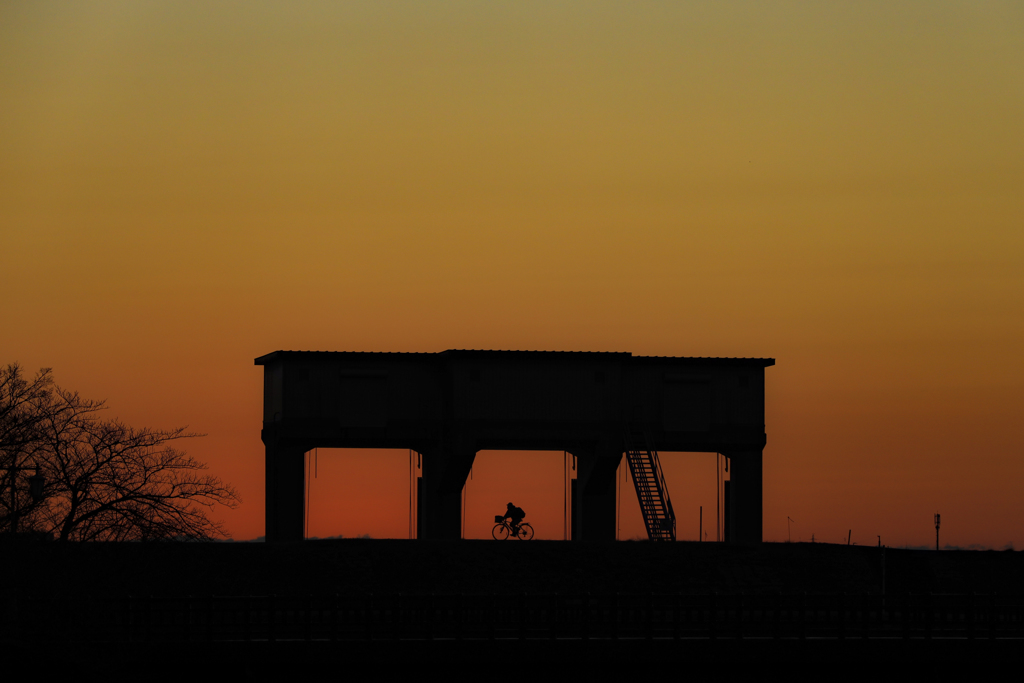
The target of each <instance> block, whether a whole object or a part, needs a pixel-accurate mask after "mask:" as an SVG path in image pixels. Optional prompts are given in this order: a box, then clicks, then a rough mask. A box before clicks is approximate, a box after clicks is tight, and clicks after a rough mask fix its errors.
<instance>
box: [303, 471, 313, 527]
mask: <svg viewBox="0 0 1024 683" xmlns="http://www.w3.org/2000/svg"><path fill="white" fill-rule="evenodd" d="M310 460H311V458H310V452H309V451H306V519H305V520H304V521H305V523H306V524H305V527H306V528H305V531H304V533H303V538H304V539H305V538H309V499H310V495H309V494H310V487H309V484H310V480H309V474H310V470H311V469H312V468H311V467H310V466H309V465H310V462H309V461H310Z"/></svg>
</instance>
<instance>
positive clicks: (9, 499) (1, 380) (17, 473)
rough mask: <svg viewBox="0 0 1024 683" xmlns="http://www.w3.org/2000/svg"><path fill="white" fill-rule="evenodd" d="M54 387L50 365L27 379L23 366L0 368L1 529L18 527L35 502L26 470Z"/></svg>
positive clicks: (34, 450) (30, 465)
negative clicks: (44, 409)
mask: <svg viewBox="0 0 1024 683" xmlns="http://www.w3.org/2000/svg"><path fill="white" fill-rule="evenodd" d="M52 390H53V378H52V377H51V374H50V369H49V368H43V369H42V370H40V371H39V372H38V373H36V375H35V377H33V378H32V379H26V378H25V376H24V374H23V373H22V370H21V366H19V365H18V364H17V363H12V364H10V365H7V366H6V367H3V368H0V468H2V469H0V477H2V479H0V492H2V495H0V528H9V529H12V530H13V529H15V528H16V527H17V522H18V517H19V514H20V513H22V512H28V511H29V510H30V509H31V508H32V507H33V505H34V501H32V500H30V499H29V496H28V494H27V491H26V489H25V486H24V483H23V481H22V479H23V477H22V475H23V472H24V470H25V469H29V468H31V467H32V466H33V464H34V463H33V456H34V455H35V454H36V451H37V450H38V448H39V446H40V441H39V425H40V423H41V422H42V420H43V419H44V417H45V416H44V414H43V413H42V404H44V403H45V402H46V400H47V397H48V396H49V394H50V392H51V391H52Z"/></svg>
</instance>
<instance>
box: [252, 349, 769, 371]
mask: <svg viewBox="0 0 1024 683" xmlns="http://www.w3.org/2000/svg"><path fill="white" fill-rule="evenodd" d="M309 356H326V357H339V358H343V357H351V358H353V359H355V358H360V357H366V358H376V357H381V356H393V357H396V358H403V359H404V358H412V357H421V358H423V359H424V360H425V359H426V358H428V357H431V358H480V359H490V360H493V359H496V358H522V359H525V358H532V359H537V360H540V359H545V360H553V359H555V358H557V359H559V360H561V359H563V358H573V359H579V360H583V359H584V358H586V359H588V360H590V359H594V358H595V357H598V358H602V359H608V360H611V359H615V360H623V361H625V360H629V361H633V362H639V363H643V362H658V361H671V362H672V363H673V364H680V365H748V366H755V367H762V368H766V367H769V366H772V365H775V359H774V358H703V357H689V356H634V355H633V354H632V353H628V352H624V351H495V350H487V349H448V350H447V351H439V352H436V353H431V352H402V351H273V352H271V353H268V354H266V355H264V356H260V357H259V358H257V359H256V360H255V364H256V365H266V364H268V363H271V362H273V361H276V360H283V359H284V358H285V357H296V358H298V357H309Z"/></svg>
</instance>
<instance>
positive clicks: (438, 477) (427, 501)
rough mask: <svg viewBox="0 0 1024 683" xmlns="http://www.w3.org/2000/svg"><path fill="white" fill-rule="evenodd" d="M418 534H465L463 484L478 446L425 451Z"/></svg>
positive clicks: (454, 536)
mask: <svg viewBox="0 0 1024 683" xmlns="http://www.w3.org/2000/svg"><path fill="white" fill-rule="evenodd" d="M421 453H422V454H423V477H422V481H423V484H422V488H421V489H420V504H419V520H418V531H417V536H416V537H417V538H447V539H459V538H462V488H463V487H464V486H465V485H466V478H467V477H468V476H469V470H470V469H471V468H472V467H473V460H474V459H475V458H476V450H474V449H468V448H464V449H457V450H445V451H441V450H437V451H426V452H423V451H421Z"/></svg>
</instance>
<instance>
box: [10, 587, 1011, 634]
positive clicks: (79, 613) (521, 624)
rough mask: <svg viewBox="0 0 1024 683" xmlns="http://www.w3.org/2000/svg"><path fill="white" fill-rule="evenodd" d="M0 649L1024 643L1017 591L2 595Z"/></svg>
mask: <svg viewBox="0 0 1024 683" xmlns="http://www.w3.org/2000/svg"><path fill="white" fill-rule="evenodd" d="M0 637H2V639H3V642H8V643H10V642H23V643H25V642H44V641H45V642H49V643H55V642H56V643H59V642H64V643H81V644H89V643H110V642H140V643H144V642H226V641H267V642H274V641H372V640H463V639H465V640H471V639H472V640H481V639H486V640H503V639H519V640H540V639H549V640H564V639H577V640H591V639H593V640H599V639H604V640H619V639H623V640H624V639H634V640H636V639H652V640H654V639H657V640H665V639H707V640H719V639H721V640H726V639H732V640H737V639H790V640H792V639H833V640H843V639H853V638H862V639H894V640H895V639H905V640H930V639H966V640H972V639H993V640H994V639H1018V638H1022V639H1024V596H1017V595H963V594H958V595H947V594H944V595H903V596H895V597H894V596H878V595H714V594H712V595H656V594H647V595H637V594H628V595H627V594H604V595H394V594H391V595H364V596H347V595H346V596H339V595H306V596H275V595H266V596H240V597H238V596H232V597H227V596H208V597H118V598H94V597H85V598H65V597H62V598H42V597H18V598H9V599H8V600H7V602H6V605H5V606H4V609H3V621H2V622H0Z"/></svg>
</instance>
